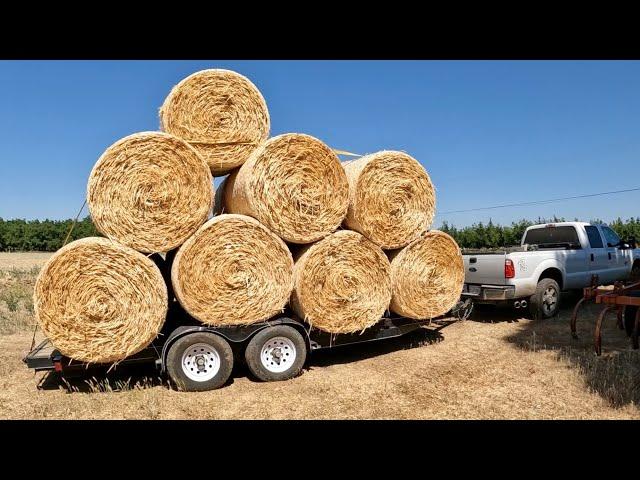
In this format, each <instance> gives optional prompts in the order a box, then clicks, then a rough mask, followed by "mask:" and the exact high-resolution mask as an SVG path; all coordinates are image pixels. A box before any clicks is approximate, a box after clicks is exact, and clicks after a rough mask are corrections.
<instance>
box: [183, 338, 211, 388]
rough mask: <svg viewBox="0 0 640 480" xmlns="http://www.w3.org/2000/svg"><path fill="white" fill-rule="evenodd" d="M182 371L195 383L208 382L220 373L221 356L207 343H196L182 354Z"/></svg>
mask: <svg viewBox="0 0 640 480" xmlns="http://www.w3.org/2000/svg"><path fill="white" fill-rule="evenodd" d="M182 371H183V372H184V374H185V375H186V376H187V377H188V378H189V379H191V380H193V381H195V382H206V381H208V380H211V379H212V378H213V377H215V376H216V374H217V373H218V371H220V355H219V354H218V351H217V350H216V349H215V348H214V347H212V346H211V345H209V344H207V343H194V344H193V345H191V346H189V348H187V349H186V350H185V351H184V353H183V354H182Z"/></svg>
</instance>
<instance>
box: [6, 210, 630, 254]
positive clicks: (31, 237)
mask: <svg viewBox="0 0 640 480" xmlns="http://www.w3.org/2000/svg"><path fill="white" fill-rule="evenodd" d="M563 221H565V220H564V218H558V217H553V218H552V219H544V218H538V219H537V220H535V221H532V220H525V219H523V220H519V221H517V222H512V223H511V224H510V225H500V224H495V223H493V222H492V221H491V220H489V222H487V223H482V222H478V223H474V224H473V225H471V226H467V227H463V228H457V227H455V226H454V225H452V224H451V225H450V224H449V223H447V222H443V224H442V226H441V227H440V230H442V231H443V232H446V233H448V234H449V235H451V236H452V237H453V238H454V239H455V240H456V242H458V245H460V247H461V248H499V247H508V246H512V245H518V244H520V239H521V238H522V234H523V233H524V231H525V229H526V228H527V227H529V226H531V225H535V224H537V223H550V222H563ZM591 222H592V223H602V222H601V220H598V219H596V220H591ZM72 225H73V220H20V219H17V220H3V219H2V218H0V251H4V252H28V251H42V252H55V251H56V250H58V249H59V248H61V247H62V245H63V243H64V240H65V238H66V236H67V233H68V232H69V229H70V228H71V226H72ZM609 225H610V226H611V228H613V229H614V230H615V231H616V232H617V233H618V235H620V237H621V238H623V239H628V238H630V237H635V238H636V239H637V240H639V241H640V217H631V218H630V219H627V220H624V221H623V220H622V219H620V218H617V219H616V220H614V221H613V222H610V223H609ZM92 236H100V234H99V233H98V231H97V230H96V228H95V226H94V225H93V222H92V221H91V218H90V217H85V218H84V219H82V220H79V221H78V222H76V224H75V226H74V227H73V230H72V231H71V235H70V236H69V241H70V242H71V241H73V240H77V239H79V238H84V237H92Z"/></svg>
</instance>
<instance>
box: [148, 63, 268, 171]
mask: <svg viewBox="0 0 640 480" xmlns="http://www.w3.org/2000/svg"><path fill="white" fill-rule="evenodd" d="M269 122H270V120H269V111H268V110H267V104H266V103H265V101H264V98H263V97H262V94H261V93H260V91H259V90H258V89H257V88H256V86H255V85H254V84H253V83H251V81H249V79H247V78H246V77H244V76H242V75H240V74H239V73H236V72H232V71H230V70H221V69H211V70H202V71H200V72H196V73H194V74H192V75H189V76H188V77H187V78H185V79H184V80H182V81H181V82H180V83H178V85H176V86H175V87H173V89H172V90H171V92H170V93H169V96H168V97H167V98H166V99H165V101H164V103H163V105H162V107H161V108H160V129H161V130H163V131H165V132H168V133H171V134H173V135H176V136H178V137H180V138H183V139H184V140H186V141H187V142H189V143H190V144H191V145H192V146H193V147H194V148H195V149H196V150H198V153H200V155H201V156H202V158H204V159H205V160H206V161H207V163H208V164H209V166H210V168H211V172H212V173H213V174H214V175H215V176H218V175H224V174H226V173H228V172H229V171H230V170H232V169H234V168H236V167H238V166H240V165H242V164H243V163H244V162H245V161H246V160H247V158H249V155H251V153H252V152H253V151H254V150H255V149H256V148H257V147H258V145H259V144H260V143H262V142H264V141H265V140H266V139H267V137H268V136H269V127H270V123H269Z"/></svg>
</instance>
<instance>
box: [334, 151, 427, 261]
mask: <svg viewBox="0 0 640 480" xmlns="http://www.w3.org/2000/svg"><path fill="white" fill-rule="evenodd" d="M343 165H344V169H345V171H346V172H347V178H348V179H349V210H348V212H347V217H346V219H345V226H347V227H348V228H350V229H351V230H355V231H357V232H360V233H362V234H363V235H364V236H365V237H367V238H368V239H369V240H371V241H372V242H374V243H376V244H378V245H380V246H381V247H382V248H384V249H395V248H400V247H404V246H405V245H408V244H409V243H410V242H412V241H413V240H415V239H416V238H418V237H419V236H420V234H421V233H422V232H424V231H426V230H427V229H428V228H429V227H430V225H431V222H432V221H433V216H434V213H435V192H434V188H433V185H432V184H431V179H430V178H429V175H428V174H427V172H426V171H425V169H424V167H423V166H422V165H420V163H418V161H417V160H415V159H414V158H413V157H411V156H410V155H407V154H406V153H404V152H395V151H382V152H378V153H373V154H371V155H367V156H364V157H361V158H359V159H357V160H353V161H350V162H345V163H344V164H343Z"/></svg>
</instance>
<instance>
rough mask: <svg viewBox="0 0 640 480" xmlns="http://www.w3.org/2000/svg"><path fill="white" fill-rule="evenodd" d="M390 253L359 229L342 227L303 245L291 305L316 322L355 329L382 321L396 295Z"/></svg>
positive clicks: (326, 327) (335, 328) (339, 330)
mask: <svg viewBox="0 0 640 480" xmlns="http://www.w3.org/2000/svg"><path fill="white" fill-rule="evenodd" d="M390 270H391V267H390V265H389V260H388V259H387V257H386V256H385V254H384V252H383V251H382V250H381V249H380V247H378V246H377V245H375V244H374V243H373V242H371V241H369V240H367V239H366V238H365V237H363V236H362V235H360V234H359V233H357V232H352V231H350V230H340V231H338V232H336V233H333V234H331V235H329V236H328V237H326V238H324V239H323V240H320V241H319V242H317V243H314V244H313V245H308V246H305V247H303V248H302V249H301V251H300V255H299V256H298V258H297V260H296V263H295V265H294V268H293V278H294V289H293V294H292V296H291V307H292V308H293V310H294V311H295V312H296V314H297V315H298V316H299V317H300V318H302V319H303V320H305V321H306V322H307V323H309V324H310V325H311V326H312V327H315V328H318V329H319V330H323V331H325V332H330V333H353V332H358V331H362V330H364V329H366V328H368V327H370V326H372V325H374V324H375V323H377V322H378V321H379V320H380V318H381V317H382V315H383V314H384V312H385V310H386V309H387V308H388V306H389V301H390V300H391V277H390Z"/></svg>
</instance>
